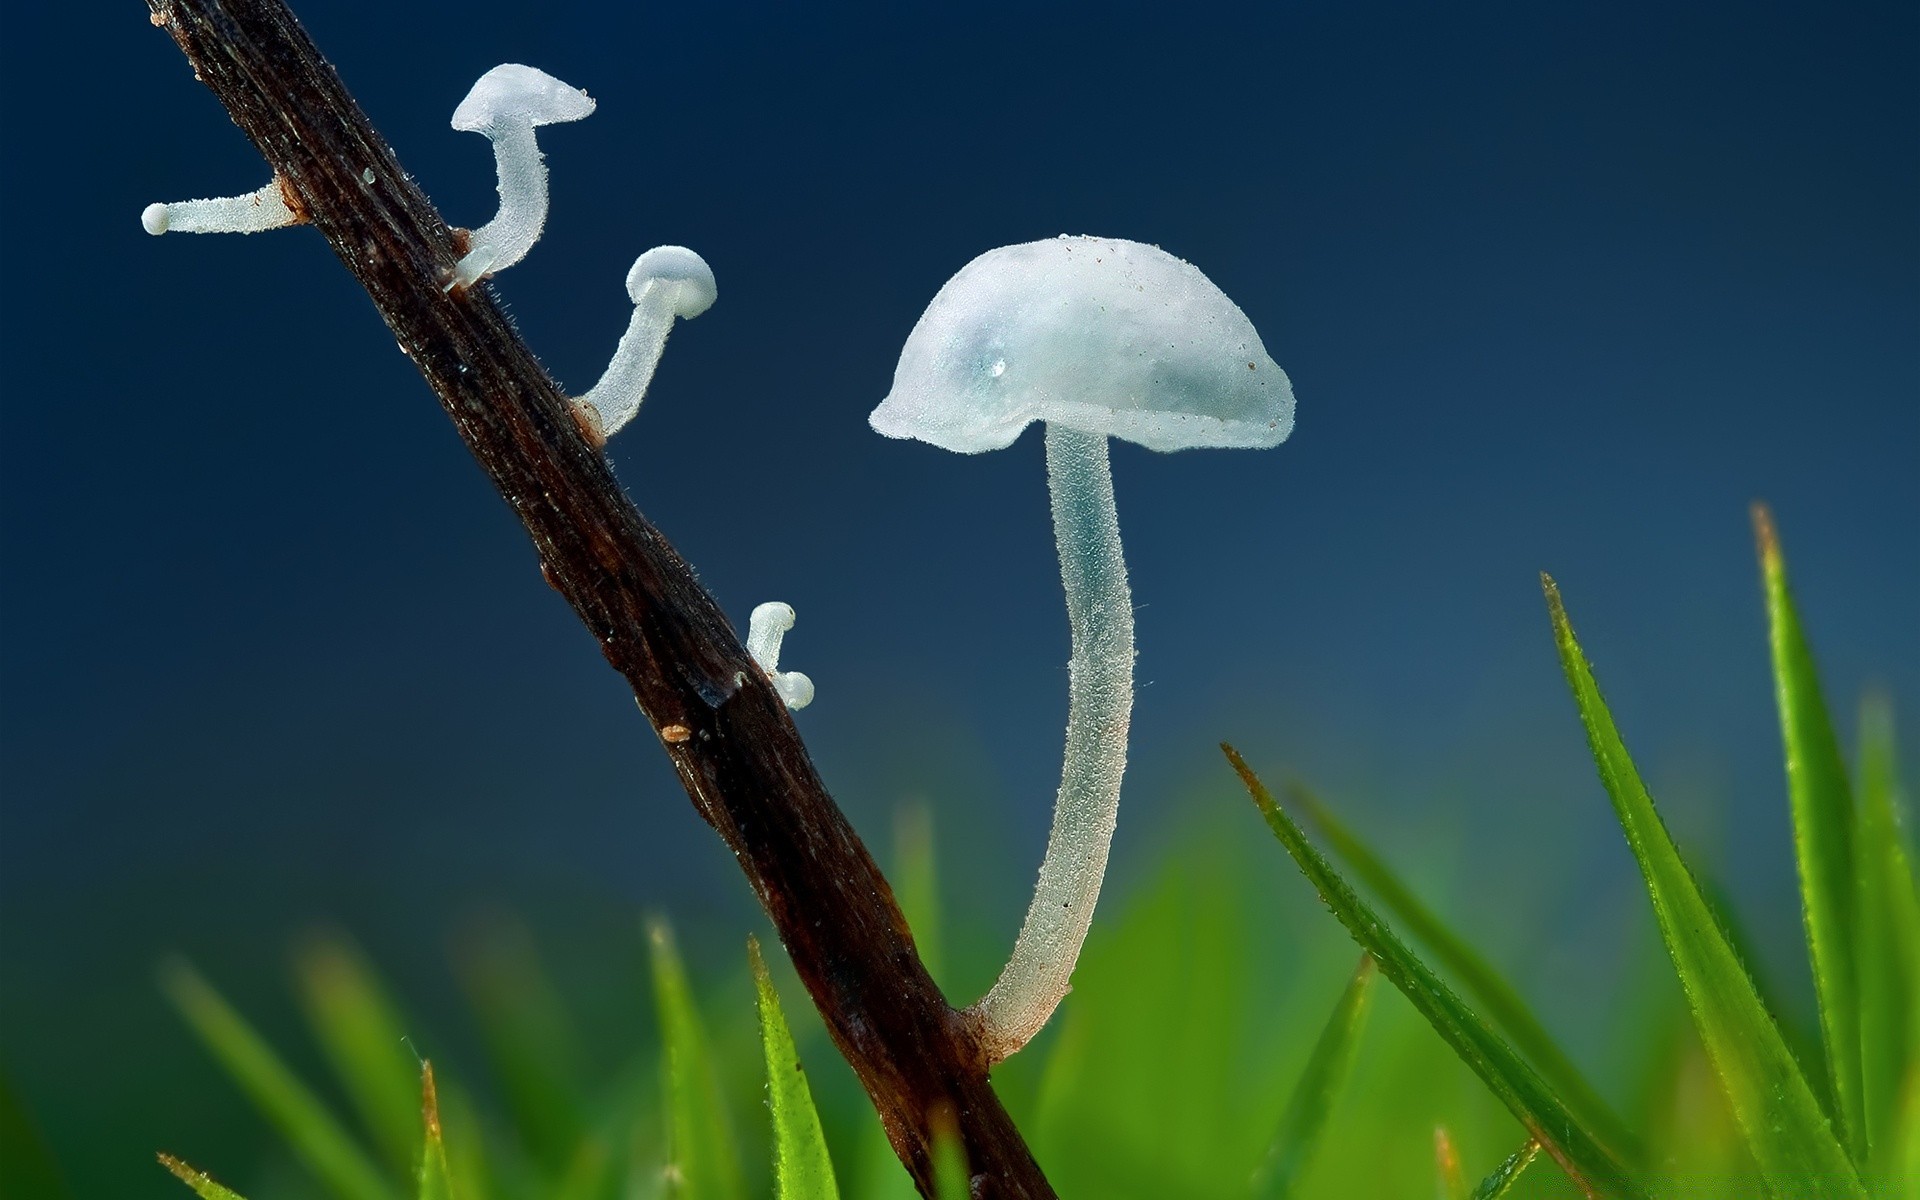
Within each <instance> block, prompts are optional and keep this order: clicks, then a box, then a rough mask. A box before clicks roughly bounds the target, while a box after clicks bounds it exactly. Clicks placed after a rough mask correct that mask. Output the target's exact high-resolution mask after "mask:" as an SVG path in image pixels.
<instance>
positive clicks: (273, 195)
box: [140, 176, 302, 237]
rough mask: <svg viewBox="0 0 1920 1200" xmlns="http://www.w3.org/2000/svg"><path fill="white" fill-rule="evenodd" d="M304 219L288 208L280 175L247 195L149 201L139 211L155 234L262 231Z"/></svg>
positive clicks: (142, 223) (145, 225) (149, 231)
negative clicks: (169, 201)
mask: <svg viewBox="0 0 1920 1200" xmlns="http://www.w3.org/2000/svg"><path fill="white" fill-rule="evenodd" d="M301 220H302V218H301V217H300V215H299V214H298V213H296V212H294V211H293V210H292V209H291V208H288V207H287V196H286V193H285V192H284V191H282V190H281V183H280V179H279V177H278V176H275V177H274V178H272V179H270V180H268V181H267V185H266V186H265V187H263V188H260V189H259V190H258V191H252V192H248V193H247V194H246V195H244V196H221V197H218V198H217V199H213V200H175V201H174V202H173V203H171V204H149V205H147V207H146V208H145V209H144V210H142V212H141V213H140V227H141V228H142V229H145V230H146V231H147V232H148V233H150V234H152V235H153V236H155V237H159V236H160V235H161V234H163V233H260V232H262V231H264V230H268V229H284V228H286V227H287V226H289V225H298V224H300V222H301Z"/></svg>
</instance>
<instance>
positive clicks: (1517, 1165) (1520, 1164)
mask: <svg viewBox="0 0 1920 1200" xmlns="http://www.w3.org/2000/svg"><path fill="white" fill-rule="evenodd" d="M1539 1157H1540V1143H1539V1142H1536V1141H1534V1140H1533V1139H1532V1138H1528V1139H1527V1144H1526V1145H1524V1146H1522V1147H1520V1148H1519V1149H1518V1150H1515V1151H1514V1152H1513V1153H1512V1154H1509V1155H1507V1158H1506V1161H1505V1162H1503V1163H1501V1164H1500V1165H1499V1166H1497V1167H1495V1168H1494V1169H1493V1174H1491V1175H1488V1176H1487V1177H1486V1178H1485V1179H1482V1180H1481V1181H1480V1186H1479V1187H1477V1188H1474V1189H1473V1195H1472V1197H1471V1198H1470V1200H1500V1197H1502V1196H1504V1195H1506V1194H1507V1193H1508V1192H1509V1191H1511V1190H1512V1189H1513V1185H1514V1184H1516V1183H1518V1182H1519V1181H1520V1176H1521V1174H1522V1173H1523V1172H1524V1171H1526V1169H1527V1168H1528V1167H1530V1166H1532V1165H1533V1160H1534V1159H1536V1158H1539Z"/></svg>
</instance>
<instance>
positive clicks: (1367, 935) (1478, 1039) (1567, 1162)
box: [1220, 744, 1647, 1198]
mask: <svg viewBox="0 0 1920 1200" xmlns="http://www.w3.org/2000/svg"><path fill="white" fill-rule="evenodd" d="M1220 748H1221V749H1222V750H1224V751H1225V752H1226V755H1227V761H1229V762H1231V763H1232V764H1233V769H1234V770H1235V771H1236V772H1238V773H1239V775H1240V779H1241V782H1242V783H1244V784H1245V785H1246V787H1247V791H1248V792H1249V793H1251V794H1252V796H1253V801H1254V803H1255V804H1256V805H1258V806H1259V808H1260V812H1261V815H1262V816H1264V817H1265V818H1266V821H1267V827H1268V828H1269V829H1271V830H1273V835H1274V836H1275V837H1276V838H1278V839H1279V840H1280V844H1281V845H1282V846H1284V847H1285V848H1286V851H1287V853H1288V854H1289V855H1291V856H1292V858H1293V861H1294V863H1295V864H1296V865H1298V866H1299V868H1300V871H1301V873H1302V874H1303V875H1305V876H1306V877H1307V880H1308V882H1310V883H1312V884H1313V887H1314V890H1315V891H1317V892H1319V893H1320V898H1321V901H1322V902H1323V903H1324V904H1326V906H1327V907H1328V908H1329V909H1331V910H1332V912H1333V915H1334V916H1335V917H1336V918H1338V919H1339V921H1340V923H1341V924H1342V925H1344V926H1346V929H1347V932H1348V933H1349V934H1351V935H1352V937H1353V940H1354V941H1356V942H1358V943H1359V944H1360V946H1361V948H1362V949H1364V950H1366V951H1368V952H1369V953H1371V954H1372V955H1373V957H1374V958H1375V959H1376V960H1378V962H1379V964H1380V973H1381V974H1382V975H1385V976H1386V977H1387V979H1388V981H1389V982H1391V983H1392V984H1393V985H1394V986H1395V987H1396V988H1398V989H1400V991H1401V993H1402V994H1404V995H1405V996H1406V997H1407V999H1408V1000H1409V1001H1411V1002H1412V1003H1413V1006H1414V1008H1415V1009H1417V1010H1418V1011H1419V1013H1420V1015H1421V1016H1422V1017H1425V1018H1426V1020H1427V1023H1428V1024H1429V1025H1431V1026H1433V1029H1434V1032H1436V1033H1438V1034H1439V1035H1440V1036H1441V1038H1443V1039H1444V1040H1445V1041H1446V1043H1447V1045H1449V1046H1451V1047H1452V1048H1453V1051H1454V1053H1455V1054H1457V1055H1459V1056H1460V1060H1461V1061H1462V1062H1464V1063H1465V1064H1466V1065H1467V1066H1468V1067H1469V1068H1471V1069H1472V1071H1473V1073H1474V1074H1475V1075H1478V1076H1479V1077H1480V1080H1481V1082H1483V1083H1485V1084H1486V1085H1487V1088H1488V1089H1489V1090H1490V1091H1492V1092H1493V1094H1494V1095H1495V1096H1496V1097H1498V1098H1499V1100H1500V1102H1501V1103H1502V1104H1504V1105H1506V1106H1507V1109H1508V1111H1509V1112H1511V1113H1513V1115H1514V1116H1515V1117H1517V1118H1518V1119H1519V1121H1520V1124H1521V1125H1522V1126H1523V1127H1525V1129H1526V1130H1527V1132H1528V1133H1530V1134H1532V1135H1533V1136H1534V1137H1536V1138H1538V1139H1539V1140H1540V1144H1541V1147H1542V1148H1543V1149H1545V1150H1546V1152H1547V1153H1548V1154H1550V1155H1551V1156H1552V1157H1553V1160H1554V1161H1555V1162H1557V1163H1559V1164H1560V1168H1561V1169H1562V1170H1563V1171H1565V1172H1566V1173H1567V1174H1568V1175H1569V1176H1570V1177H1571V1178H1572V1179H1573V1180H1574V1182H1575V1183H1576V1184H1578V1185H1580V1187H1581V1188H1582V1189H1583V1190H1584V1191H1586V1192H1587V1193H1588V1194H1590V1195H1595V1194H1604V1195H1613V1196H1626V1197H1636V1198H1643V1197H1645V1196H1646V1195H1647V1191H1646V1189H1645V1188H1644V1187H1643V1186H1642V1185H1641V1184H1640V1183H1639V1182H1638V1181H1637V1180H1636V1179H1635V1178H1634V1177H1633V1175H1632V1173H1631V1172H1630V1171H1629V1170H1628V1168H1627V1167H1626V1165H1625V1164H1624V1163H1622V1162H1621V1161H1620V1160H1619V1159H1618V1158H1616V1157H1615V1156H1614V1155H1613V1153H1612V1152H1611V1151H1609V1150H1608V1149H1607V1148H1606V1146H1605V1145H1604V1144H1603V1143H1602V1142H1601V1141H1600V1140H1599V1138H1598V1137H1597V1136H1596V1135H1595V1134H1594V1133H1593V1131H1592V1130H1590V1129H1588V1128H1587V1127H1586V1126H1584V1125H1582V1124H1580V1122H1579V1120H1578V1119H1577V1118H1575V1117H1574V1115H1573V1112H1572V1110H1571V1109H1569V1108H1568V1107H1567V1105H1566V1103H1565V1102H1564V1101H1562V1100H1561V1099H1560V1097H1559V1096H1558V1095H1556V1094H1555V1093H1554V1092H1553V1090H1552V1089H1551V1088H1549V1087H1548V1086H1547V1085H1546V1083H1545V1082H1544V1081H1543V1080H1542V1079H1541V1078H1540V1076H1539V1075H1538V1074H1536V1073H1535V1072H1534V1070H1533V1068H1532V1067H1530V1066H1528V1065H1527V1063H1526V1060H1525V1059H1523V1058H1521V1057H1520V1055H1519V1054H1517V1053H1516V1052H1515V1051H1514V1049H1513V1048H1512V1047H1511V1046H1509V1045H1507V1043H1506V1042H1505V1041H1503V1040H1502V1039H1501V1038H1500V1037H1499V1035H1497V1034H1495V1033H1494V1032H1493V1031H1492V1030H1491V1029H1489V1028H1488V1027H1487V1025H1486V1023H1485V1022H1483V1021H1481V1019H1480V1018H1479V1017H1477V1016H1475V1015H1474V1013H1473V1012H1472V1011H1471V1010H1469V1009H1468V1008H1467V1006H1466V1005H1465V1004H1462V1003H1461V1002H1460V998H1459V997H1458V996H1455V995H1454V994H1453V992H1452V991H1451V990H1450V989H1449V988H1448V987H1447V985H1446V984H1444V983H1442V982H1440V978H1439V976H1437V975H1435V974H1434V972H1433V971H1432V969H1431V968H1429V967H1428V966H1427V965H1426V963H1424V962H1422V961H1421V960H1420V958H1419V956H1418V955H1416V954H1414V953H1413V951H1412V950H1410V949H1408V948H1407V945H1406V943H1405V942H1403V941H1401V940H1400V938H1399V936H1398V935H1396V934H1395V933H1394V932H1393V930H1392V929H1390V928H1388V927H1387V924H1386V922H1384V921H1382V920H1381V919H1380V917H1379V915H1378V914H1377V913H1375V912H1374V911H1373V909H1372V908H1371V907H1370V906H1369V905H1368V904H1367V903H1366V902H1365V901H1363V900H1361V899H1360V897H1359V896H1358V895H1357V894H1356V893H1355V892H1354V890H1353V887H1352V885H1351V884H1349V883H1348V882H1347V881H1346V880H1345V879H1344V878H1343V877H1342V876H1341V875H1340V873H1339V872H1338V871H1336V870H1334V869H1333V866H1332V864H1330V863H1329V862H1327V860H1326V858H1325V857H1324V856H1322V855H1321V853H1320V852H1319V851H1318V850H1316V849H1314V847H1313V844H1312V843H1311V842H1309V841H1308V840H1307V836H1306V834H1305V833H1304V832H1302V831H1301V829H1300V826H1299V825H1298V824H1296V823H1295V822H1294V820H1293V818H1292V817H1290V816H1288V815H1287V813H1286V812H1285V811H1284V810H1282V809H1281V807H1280V805H1279V804H1278V803H1276V802H1275V801H1274V798H1273V794H1272V793H1271V792H1269V791H1268V790H1267V788H1266V785H1265V784H1263V783H1261V782H1260V778H1259V776H1257V775H1255V774H1254V773H1253V769H1252V768H1251V767H1249V766H1247V764H1246V760H1245V759H1242V758H1241V757H1240V753H1239V751H1237V750H1235V749H1234V748H1233V747H1232V746H1229V745H1225V744H1222V745H1221V747H1220Z"/></svg>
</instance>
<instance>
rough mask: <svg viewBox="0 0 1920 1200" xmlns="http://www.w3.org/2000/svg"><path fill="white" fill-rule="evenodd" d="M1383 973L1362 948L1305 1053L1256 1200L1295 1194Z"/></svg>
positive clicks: (1349, 1064) (1346, 1074)
mask: <svg viewBox="0 0 1920 1200" xmlns="http://www.w3.org/2000/svg"><path fill="white" fill-rule="evenodd" d="M1379 977H1380V971H1379V968H1378V967H1377V966H1375V965H1374V961H1373V955H1371V954H1367V953H1365V952H1364V951H1363V952H1362V953H1361V955H1360V965H1359V966H1358V967H1356V968H1355V969H1354V972H1353V978H1351V979H1349V980H1348V981H1347V986H1346V988H1345V990H1343V991H1342V992H1341V993H1340V999H1339V1000H1338V1001H1336V1002H1335V1004H1334V1006H1333V1014H1332V1015H1331V1016H1329V1017H1328V1018H1327V1023H1326V1025H1325V1026H1324V1027H1323V1028H1322V1029H1321V1030H1320V1037H1319V1038H1318V1039H1317V1040H1316V1041H1315V1042H1314V1044H1313V1051H1312V1053H1311V1054H1309V1055H1308V1056H1307V1065H1306V1066H1305V1067H1304V1068H1303V1069H1302V1070H1301V1072H1300V1081H1299V1082H1298V1083H1297V1084H1295V1085H1294V1089H1293V1095H1292V1096H1290V1097H1289V1098H1288V1100H1287V1110H1286V1113H1285V1114H1284V1115H1282V1116H1281V1118H1280V1129H1279V1132H1278V1133H1277V1134H1275V1136H1274V1139H1273V1146H1272V1148H1271V1149H1269V1150H1268V1151H1267V1158H1266V1162H1265V1163H1263V1164H1262V1166H1261V1168H1260V1171H1259V1173H1258V1174H1257V1175H1255V1177H1254V1185H1253V1194H1254V1196H1255V1197H1257V1198H1258V1200H1280V1197H1283V1196H1287V1195H1291V1194H1292V1192H1293V1189H1294V1187H1295V1186H1296V1185H1297V1184H1298V1183H1299V1181H1300V1177H1301V1176H1303V1175H1305V1174H1306V1171H1307V1167H1308V1165H1309V1164H1310V1163H1311V1162H1312V1161H1313V1152H1314V1150H1316V1149H1317V1148H1318V1147H1319V1144H1320V1134H1321V1132H1322V1131H1323V1130H1325V1129H1326V1127H1327V1118H1328V1117H1329V1116H1330V1115H1331V1114H1332V1112H1333V1106H1334V1102H1335V1101H1336V1100H1338V1099H1339V1096H1340V1093H1341V1091H1342V1090H1344V1089H1345V1087H1346V1085H1347V1079H1348V1077H1349V1076H1350V1075H1352V1074H1353V1059H1354V1056H1355V1054H1357V1053H1358V1052H1359V1049H1360V1031H1361V1030H1362V1029H1364V1028H1365V1027H1366V1023H1367V1009H1368V1002H1369V1001H1370V1000H1371V999H1372V998H1373V981H1374V980H1376V979H1378V978H1379Z"/></svg>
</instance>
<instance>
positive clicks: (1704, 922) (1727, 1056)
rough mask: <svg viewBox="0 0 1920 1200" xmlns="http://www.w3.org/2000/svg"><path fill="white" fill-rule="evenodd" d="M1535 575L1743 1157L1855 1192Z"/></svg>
mask: <svg viewBox="0 0 1920 1200" xmlns="http://www.w3.org/2000/svg"><path fill="white" fill-rule="evenodd" d="M1541 582H1542V585H1543V587H1544V588H1545V590H1546V596H1547V608H1548V611H1549V612H1550V613H1551V615H1552V618H1553V633H1554V641H1555V644H1556V645H1557V646H1558V647H1559V651H1560V663H1561V666H1562V667H1563V668H1564V669H1565V671H1566V676H1567V684H1568V686H1569V687H1570V688H1571V689H1572V691H1573V697H1574V703H1575V704H1576V706H1577V707H1578V708H1579V710H1580V721H1581V724H1582V725H1584V726H1585V727H1586V731H1587V741H1588V744H1589V745H1590V746H1591V748H1592V751H1593V758H1594V762H1595V763H1596V764H1597V765H1598V766H1599V769H1600V781H1601V783H1602V784H1604V785H1605V787H1606V792H1607V795H1608V797H1609V798H1610V799H1611V800H1612V801H1613V809H1614V813H1615V815H1616V816H1617V817H1618V818H1619V820H1620V825H1621V828H1622V829H1623V830H1624V831H1625V832H1626V836H1627V844H1628V846H1629V847H1630V848H1631V849H1632V851H1633V856H1634V858H1635V859H1636V860H1637V861H1638V862H1639V864H1640V872H1641V875H1642V876H1643V878H1644V879H1645V881H1646V886H1647V894H1648V896H1649V897H1651V899H1652V901H1653V910H1654V915H1655V916H1656V917H1657V918H1658V920H1659V923H1660V933H1661V937H1662V938H1663V939H1664V940H1665V941H1666V944H1667V954H1668V956H1669V957H1670V958H1672V959H1673V965H1674V969H1675V970H1676V972H1678V974H1679V976H1680V983H1681V986H1682V987H1683V988H1684V990H1685V992H1686V996H1687V1004H1688V1006H1689V1007H1691V1008H1692V1010H1693V1018H1694V1023H1695V1025H1696V1026H1697V1027H1698V1029H1699V1030H1700V1040H1701V1041H1702V1042H1704V1043H1705V1044H1706V1047H1707V1053H1708V1055H1709V1057H1710V1058H1711V1059H1712V1061H1713V1066H1714V1070H1715V1072H1716V1073H1717V1074H1718V1075H1719V1077H1720V1082H1721V1085H1722V1086H1723V1087H1724V1088H1725V1089H1726V1093H1727V1099H1728V1101H1729V1103H1730V1104H1731V1106H1732V1108H1733V1113H1734V1117H1735V1119H1736V1120H1737V1121H1738V1122H1739V1124H1740V1130H1741V1132H1742V1134H1743V1135H1745V1137H1746V1141H1747V1146H1748V1148H1749V1149H1750V1150H1751V1151H1752V1152H1753V1157H1754V1161H1755V1162H1757V1163H1758V1164H1759V1166H1760V1170H1761V1171H1762V1172H1763V1173H1764V1174H1765V1175H1766V1177H1767V1179H1768V1180H1769V1182H1770V1183H1771V1184H1772V1185H1773V1186H1774V1187H1775V1188H1776V1189H1778V1190H1780V1191H1781V1192H1782V1194H1785V1195H1792V1196H1796V1197H1805V1198H1807V1200H1813V1198H1815V1197H1847V1198H1859V1200H1864V1197H1865V1196H1866V1192H1865V1190H1864V1189H1863V1188H1862V1187H1861V1184H1860V1179H1859V1176H1858V1175H1857V1174H1855V1172H1854V1168H1853V1164H1852V1162H1851V1161H1850V1160H1849V1159H1848V1157H1847V1152H1846V1150H1845V1149H1844V1148H1842V1146H1841V1144H1840V1142H1839V1141H1838V1140H1837V1139H1836V1138H1835V1137H1834V1135H1833V1131H1832V1130H1831V1129H1830V1128H1829V1127H1828V1124H1827V1116H1826V1112H1825V1110H1824V1109H1823V1108H1822V1107H1821V1105H1820V1101H1819V1100H1818V1099H1816V1098H1815V1096H1814V1094H1813V1089H1812V1088H1810V1087H1809V1086H1808V1085H1807V1081H1806V1078H1805V1077H1804V1076H1803V1075H1801V1073H1800V1068H1799V1066H1798V1065H1797V1064H1796V1063H1795V1062H1794V1058H1793V1055H1792V1053H1791V1052H1790V1051H1789V1050H1788V1049H1787V1045H1786V1042H1785V1040H1784V1039H1783V1038H1782V1037H1781V1036H1780V1030H1779V1027H1778V1026H1776V1025H1775V1024H1774V1021H1773V1018H1772V1016H1770V1015H1769V1014H1768V1012H1767V1010H1766V1007H1765V1006H1764V1005H1763V1004H1762V1003H1761V1001H1760V997H1759V995H1758V994H1757V993H1756V992H1755V991H1754V989H1753V984H1752V981H1750V980H1749V979H1748V978H1747V973H1746V969H1745V967H1743V966H1742V965H1741V963H1740V960H1739V958H1738V956H1736V955H1735V954H1734V952H1733V949H1732V947H1731V946H1729V945H1728V943H1727V939H1726V937H1725V935H1724V934H1723V933H1721V931H1720V927H1719V926H1718V925H1717V924H1716V923H1715V922H1714V919H1713V913H1712V911H1711V910H1710V909H1709V908H1708V906H1707V903H1706V901H1705V900H1704V899H1702V898H1701V895H1700V889H1699V888H1698V887H1697V886H1696V885H1695V883H1694V881H1693V876H1692V875H1691V874H1690V873H1689V872H1688V870H1687V865H1686V863H1685V861H1683V860H1682V859H1681V857H1680V851H1679V850H1678V849H1677V848H1676V847H1675V846H1674V844H1673V839H1672V838H1671V837H1670V836H1669V835H1668V834H1667V828H1666V825H1665V824H1664V823H1663V822H1662V821H1661V820H1660V814H1659V812H1658V810H1656V809H1655V808H1654V805H1653V798H1652V797H1651V796H1649V795H1648V794H1647V789H1646V787H1645V785H1643V784H1642V783H1641V782H1640V775H1639V773H1638V772H1637V771H1636V770H1635V769H1634V765H1633V760H1632V758H1630V757H1629V756H1628V754H1627V747H1626V745H1625V743H1623V742H1622V741H1621V740H1620V732H1619V730H1618V729H1616V728H1615V727H1614V723H1613V715H1612V714H1611V713H1610V712H1608V710H1607V705H1606V701H1605V700H1603V699H1602V698H1601V696H1600V687H1599V685H1598V684H1597V683H1595V682H1594V678H1593V671H1592V669H1591V668H1590V667H1589V666H1588V665H1587V660H1586V656H1585V655H1584V654H1582V653H1581V650H1580V644H1579V642H1578V641H1576V640H1575V638H1574V635H1573V626H1572V624H1571V623H1569V622H1568V620H1567V612H1566V608H1565V607H1564V606H1563V605H1562V604H1561V602H1560V590H1559V588H1558V587H1556V586H1555V585H1554V582H1553V580H1552V579H1550V578H1548V577H1546V576H1544V575H1543V576H1542V577H1541Z"/></svg>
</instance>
